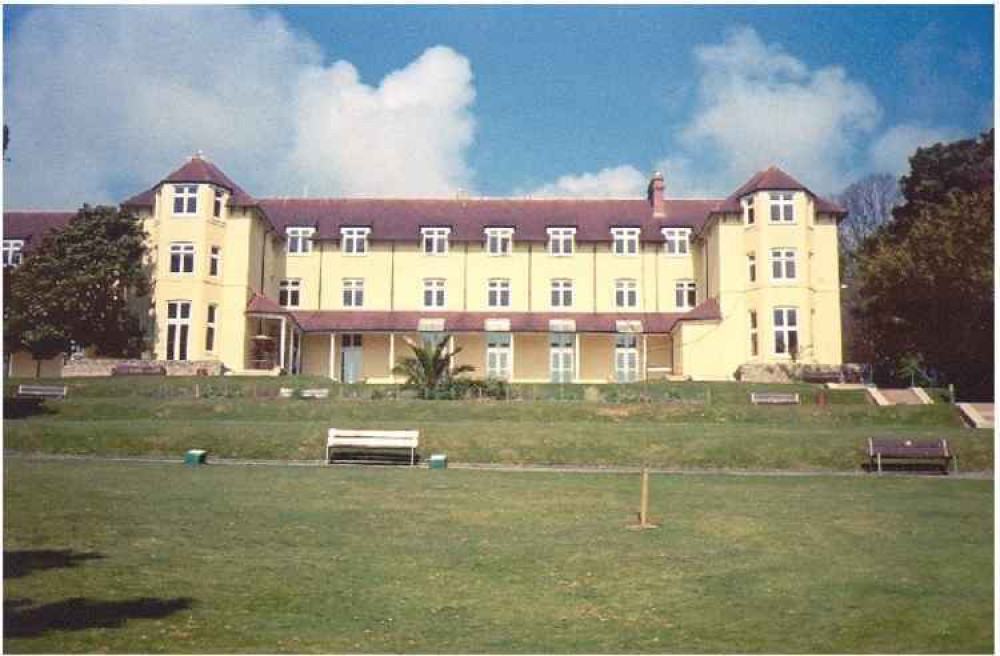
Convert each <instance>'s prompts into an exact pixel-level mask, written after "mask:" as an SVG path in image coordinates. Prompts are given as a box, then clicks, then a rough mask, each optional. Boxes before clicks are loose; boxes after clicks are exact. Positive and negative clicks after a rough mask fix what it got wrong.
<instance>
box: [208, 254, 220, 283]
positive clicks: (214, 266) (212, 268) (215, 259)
mask: <svg viewBox="0 0 1000 656" xmlns="http://www.w3.org/2000/svg"><path fill="white" fill-rule="evenodd" d="M221 271H222V249H221V248H219V247H218V246H212V249H211V250H210V251H209V253H208V275H209V276H211V277H212V278H218V277H219V273H220V272H221Z"/></svg>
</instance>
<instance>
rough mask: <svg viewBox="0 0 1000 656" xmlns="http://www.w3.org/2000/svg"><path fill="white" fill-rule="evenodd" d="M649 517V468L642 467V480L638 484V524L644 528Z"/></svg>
mask: <svg viewBox="0 0 1000 656" xmlns="http://www.w3.org/2000/svg"><path fill="white" fill-rule="evenodd" d="M648 519H649V468H648V467H643V468H642V482H641V483H640V485H639V526H641V527H643V528H645V527H646V525H647V524H648V521H647V520H648Z"/></svg>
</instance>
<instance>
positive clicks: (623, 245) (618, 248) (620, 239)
mask: <svg viewBox="0 0 1000 656" xmlns="http://www.w3.org/2000/svg"><path fill="white" fill-rule="evenodd" d="M611 236H612V237H613V239H614V247H613V250H614V253H615V255H635V254H637V253H638V252H639V228H612V229H611Z"/></svg>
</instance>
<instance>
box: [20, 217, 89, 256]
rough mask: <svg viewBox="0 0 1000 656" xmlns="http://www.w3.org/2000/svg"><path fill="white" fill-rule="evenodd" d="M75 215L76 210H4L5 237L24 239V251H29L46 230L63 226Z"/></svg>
mask: <svg viewBox="0 0 1000 656" xmlns="http://www.w3.org/2000/svg"><path fill="white" fill-rule="evenodd" d="M74 216H76V212H4V213H3V238H4V239H22V240H24V251H25V252H29V251H31V250H32V249H33V248H34V247H36V246H37V245H38V243H39V242H40V241H41V240H42V234H43V233H45V231H46V230H52V229H59V228H62V227H63V226H65V225H66V224H67V223H69V222H70V220H71V219H72V218H73V217H74Z"/></svg>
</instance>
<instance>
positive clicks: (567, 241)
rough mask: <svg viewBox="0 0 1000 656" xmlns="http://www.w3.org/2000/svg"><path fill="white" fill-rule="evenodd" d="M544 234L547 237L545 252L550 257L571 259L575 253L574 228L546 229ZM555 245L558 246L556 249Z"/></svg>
mask: <svg viewBox="0 0 1000 656" xmlns="http://www.w3.org/2000/svg"><path fill="white" fill-rule="evenodd" d="M545 232H546V234H547V235H548V236H549V241H548V243H547V244H546V246H545V250H546V252H547V253H548V254H549V255H550V256H552V257H572V255H573V254H574V253H576V228H571V227H565V226H564V227H551V228H546V229H545ZM556 244H559V247H558V248H556V247H555V246H556ZM567 247H568V250H567Z"/></svg>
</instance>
